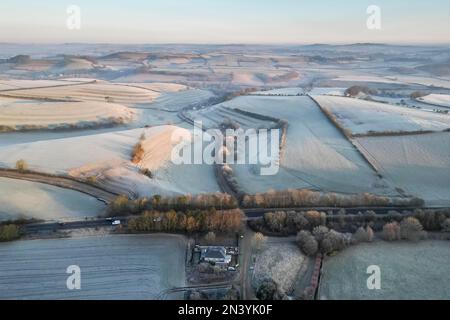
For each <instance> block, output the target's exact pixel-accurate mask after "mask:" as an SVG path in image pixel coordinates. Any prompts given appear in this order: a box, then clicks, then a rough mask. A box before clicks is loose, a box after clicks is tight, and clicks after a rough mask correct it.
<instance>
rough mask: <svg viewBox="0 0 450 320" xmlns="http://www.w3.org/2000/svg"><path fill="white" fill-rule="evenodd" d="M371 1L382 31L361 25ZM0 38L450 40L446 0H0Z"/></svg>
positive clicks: (279, 40) (449, 9)
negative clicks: (77, 14) (72, 14)
mask: <svg viewBox="0 0 450 320" xmlns="http://www.w3.org/2000/svg"><path fill="white" fill-rule="evenodd" d="M72 4H74V5H78V6H79V7H80V8H81V30H68V29H67V27H66V19H67V13H66V8H67V7H68V6H69V5H72ZM372 4H374V5H378V6H379V7H380V8H381V18H382V19H381V23H382V25H381V26H382V29H381V30H368V29H367V28H366V20H367V17H368V15H367V14H366V9H367V7H368V6H369V5H372ZM0 42H34V43H39V42H46V43H52V42H53V43H55V42H57V43H60V42H106V43H325V42H327V43H348V42H387V43H450V1H448V0H427V1H425V0H343V1H339V0H311V1H306V0H277V1H275V0H71V1H66V0H39V1H37V0H1V1H0Z"/></svg>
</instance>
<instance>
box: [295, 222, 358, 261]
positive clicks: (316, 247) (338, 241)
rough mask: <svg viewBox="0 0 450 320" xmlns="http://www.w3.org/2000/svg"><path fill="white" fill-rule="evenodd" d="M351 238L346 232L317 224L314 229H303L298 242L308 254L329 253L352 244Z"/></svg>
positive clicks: (298, 235)
mask: <svg viewBox="0 0 450 320" xmlns="http://www.w3.org/2000/svg"><path fill="white" fill-rule="evenodd" d="M350 240H351V238H349V237H348V236H346V235H345V234H344V233H340V232H337V231H335V230H332V229H328V228H327V227H326V226H317V227H315V228H314V229H313V231H312V232H311V231H307V230H302V231H300V232H299V233H298V234H297V244H298V246H299V247H300V249H301V250H302V251H303V252H304V253H305V254H306V255H308V256H314V255H316V254H317V253H318V252H320V253H323V254H329V253H331V252H334V251H340V250H343V249H344V248H345V247H346V246H347V245H349V244H350Z"/></svg>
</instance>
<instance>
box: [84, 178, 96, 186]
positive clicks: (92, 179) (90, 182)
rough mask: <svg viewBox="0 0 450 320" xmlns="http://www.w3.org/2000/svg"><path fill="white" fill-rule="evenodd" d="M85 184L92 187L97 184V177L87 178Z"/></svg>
mask: <svg viewBox="0 0 450 320" xmlns="http://www.w3.org/2000/svg"><path fill="white" fill-rule="evenodd" d="M86 182H87V183H89V184H92V185H96V184H97V177H96V176H89V177H87V178H86Z"/></svg>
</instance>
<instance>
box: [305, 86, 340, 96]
mask: <svg viewBox="0 0 450 320" xmlns="http://www.w3.org/2000/svg"><path fill="white" fill-rule="evenodd" d="M345 90H346V88H341V87H337V88H336V87H315V88H312V89H311V91H309V92H308V94H310V95H330V96H343V95H344V92H345Z"/></svg>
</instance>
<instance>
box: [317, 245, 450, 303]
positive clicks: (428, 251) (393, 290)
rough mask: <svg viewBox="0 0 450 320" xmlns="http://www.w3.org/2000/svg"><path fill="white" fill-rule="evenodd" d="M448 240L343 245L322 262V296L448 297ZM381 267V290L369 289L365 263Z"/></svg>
mask: <svg viewBox="0 0 450 320" xmlns="http://www.w3.org/2000/svg"><path fill="white" fill-rule="evenodd" d="M449 264H450V245H449V243H448V241H423V242H420V243H409V242H393V243H388V242H381V241H380V242H375V243H372V244H361V245H357V246H353V247H349V248H347V249H345V250H344V251H343V252H340V253H338V254H337V255H336V256H333V257H331V258H327V259H326V260H325V261H324V264H323V269H322V271H323V273H322V277H321V281H320V291H319V297H320V298H321V299H333V300H334V299H358V300H359V299H361V300H366V299H387V300H390V299H430V300H431V299H450V272H449V267H448V266H449ZM370 265H377V266H379V267H380V269H381V290H368V289H367V285H366V281H367V278H368V277H369V275H368V274H367V273H366V270H367V267H368V266H370Z"/></svg>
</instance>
